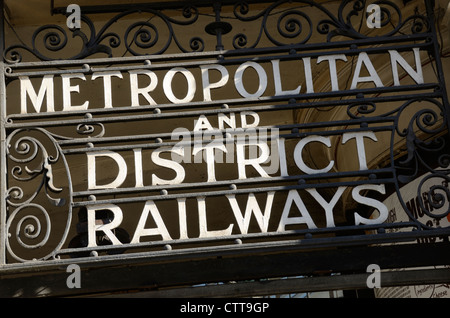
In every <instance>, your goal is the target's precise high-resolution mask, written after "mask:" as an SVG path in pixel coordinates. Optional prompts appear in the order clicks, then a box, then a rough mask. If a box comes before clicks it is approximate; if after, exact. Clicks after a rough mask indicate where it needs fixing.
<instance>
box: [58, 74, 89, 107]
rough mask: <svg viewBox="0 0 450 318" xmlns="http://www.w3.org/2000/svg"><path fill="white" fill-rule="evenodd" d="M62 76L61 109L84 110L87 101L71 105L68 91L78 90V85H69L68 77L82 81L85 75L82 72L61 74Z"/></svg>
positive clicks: (87, 104)
mask: <svg viewBox="0 0 450 318" xmlns="http://www.w3.org/2000/svg"><path fill="white" fill-rule="evenodd" d="M61 78H62V90H63V110H65V111H66V110H67V111H70V110H86V109H87V108H88V106H89V102H85V103H84V104H83V105H79V106H72V102H71V97H70V93H71V92H77V93H79V92H80V86H79V85H75V86H71V85H70V79H71V78H79V79H82V80H83V81H85V80H86V77H85V76H84V75H83V74H81V73H80V74H78V73H77V74H62V75H61Z"/></svg>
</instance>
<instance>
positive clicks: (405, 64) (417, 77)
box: [389, 48, 424, 86]
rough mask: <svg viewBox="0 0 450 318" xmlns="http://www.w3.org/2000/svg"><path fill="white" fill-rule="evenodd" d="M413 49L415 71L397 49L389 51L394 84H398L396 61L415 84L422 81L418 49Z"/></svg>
mask: <svg viewBox="0 0 450 318" xmlns="http://www.w3.org/2000/svg"><path fill="white" fill-rule="evenodd" d="M413 51H414V57H415V60H416V68H417V72H416V71H414V69H413V68H412V67H411V66H410V65H409V64H408V62H406V61H405V59H404V58H403V57H402V56H401V55H400V54H399V53H398V52H397V51H394V50H390V51H389V54H390V55H391V66H392V75H393V76H394V86H400V79H399V75H398V68H397V63H399V64H400V65H401V66H402V67H403V69H404V70H405V71H406V73H408V74H409V75H410V76H411V77H412V78H413V80H414V81H415V82H416V83H417V84H423V83H424V79H423V73H422V62H421V61H420V49H419V48H414V49H413Z"/></svg>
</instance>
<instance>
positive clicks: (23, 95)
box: [19, 75, 55, 114]
mask: <svg viewBox="0 0 450 318" xmlns="http://www.w3.org/2000/svg"><path fill="white" fill-rule="evenodd" d="M19 79H20V113H21V114H26V113H27V96H29V97H30V100H31V103H32V104H33V106H34V109H35V110H36V112H37V113H39V112H40V111H41V106H42V102H43V101H44V95H46V96H47V111H48V112H54V111H55V106H54V105H55V100H54V98H55V96H54V94H53V75H45V76H44V77H43V78H42V84H41V87H40V88H39V93H38V94H36V92H35V90H34V88H33V85H32V84H31V81H30V79H29V78H28V76H19Z"/></svg>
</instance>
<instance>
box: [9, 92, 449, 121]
mask: <svg viewBox="0 0 450 318" xmlns="http://www.w3.org/2000/svg"><path fill="white" fill-rule="evenodd" d="M437 86H438V84H420V85H404V86H402V87H384V88H382V89H380V88H369V89H358V90H343V91H338V92H324V93H311V94H302V95H291V96H272V97H264V96H262V97H259V98H235V99H225V100H216V101H211V102H191V103H186V104H159V105H152V106H145V105H143V106H124V107H117V108H93V109H89V110H87V111H85V110H83V111H70V112H69V113H68V112H64V111H55V112H45V113H28V114H12V115H9V116H8V117H7V119H8V122H7V127H8V128H15V127H16V124H15V123H14V120H15V119H22V120H26V119H35V118H51V117H59V116H64V117H70V116H76V115H80V116H81V115H82V116H85V115H86V113H89V114H91V115H93V114H97V113H100V114H102V113H106V114H109V113H114V114H116V113H117V114H119V113H126V112H133V113H136V112H148V111H155V110H161V111H163V110H166V109H172V108H174V109H179V110H181V109H189V108H196V107H198V108H205V107H207V108H212V109H214V112H221V113H229V112H236V111H238V110H240V109H245V110H247V109H252V108H251V107H254V109H257V108H256V106H249V107H250V108H231V107H229V106H233V105H247V104H256V105H258V104H264V103H270V102H283V101H285V102H286V101H289V100H290V99H294V100H295V102H289V104H286V105H282V104H279V105H274V104H273V105H272V104H271V105H265V106H264V107H267V106H272V107H291V108H293V109H304V108H319V107H329V106H344V105H350V104H354V103H362V104H364V103H370V102H374V103H378V102H379V103H384V102H393V101H403V100H409V99H421V98H436V97H440V96H441V95H440V94H439V93H437V92H434V91H433V92H425V93H419V94H408V95H396V96H379V95H380V94H383V93H390V92H397V90H398V92H403V91H410V90H418V91H420V90H431V89H434V88H436V87H437ZM370 94H376V96H375V97H364V96H365V95H370ZM348 95H351V96H356V98H352V99H338V98H337V97H344V96H348ZM360 96H363V97H360ZM332 97H336V99H333V100H328V101H317V102H308V101H307V102H300V101H302V100H308V99H318V98H332ZM225 105H226V106H228V108H226V107H224V106H225ZM182 113H185V112H184V111H183V112H182ZM167 114H172V115H176V114H177V113H176V112H170V113H169V112H168V113H167ZM155 115H157V114H155ZM158 115H159V116H160V115H161V114H158ZM99 119H100V118H95V121H98V120H99ZM43 123H45V122H43ZM40 124H42V123H40Z"/></svg>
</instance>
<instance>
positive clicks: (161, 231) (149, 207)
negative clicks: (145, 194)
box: [130, 200, 172, 244]
mask: <svg viewBox="0 0 450 318" xmlns="http://www.w3.org/2000/svg"><path fill="white" fill-rule="evenodd" d="M148 212H150V213H151V214H152V217H153V220H154V221H155V224H156V228H151V229H146V228H145V223H146V222H147V218H148ZM153 235H160V236H161V237H162V239H163V241H169V240H171V239H172V238H171V237H170V235H169V232H168V231H167V228H166V225H165V224H164V221H163V219H162V217H161V214H160V213H159V210H158V208H157V207H156V205H155V202H153V201H152V200H149V201H147V202H145V206H144V210H143V211H142V214H141V218H140V219H139V223H138V225H137V227H136V232H134V235H133V239H132V240H131V242H130V244H136V243H139V241H140V238H141V236H153Z"/></svg>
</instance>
